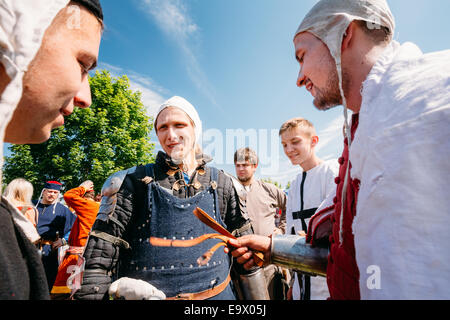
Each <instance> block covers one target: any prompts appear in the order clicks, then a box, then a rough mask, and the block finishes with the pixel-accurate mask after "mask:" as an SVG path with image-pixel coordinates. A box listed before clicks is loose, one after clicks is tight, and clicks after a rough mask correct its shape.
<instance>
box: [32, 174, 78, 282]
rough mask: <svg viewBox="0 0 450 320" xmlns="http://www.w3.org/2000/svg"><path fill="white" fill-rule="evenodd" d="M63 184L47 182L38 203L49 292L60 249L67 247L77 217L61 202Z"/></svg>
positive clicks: (43, 261) (41, 244)
mask: <svg viewBox="0 0 450 320" xmlns="http://www.w3.org/2000/svg"><path fill="white" fill-rule="evenodd" d="M61 187H62V185H61V183H59V182H58V181H47V182H46V183H45V185H44V189H42V192H41V197H39V200H38V201H37V203H36V209H37V210H38V212H39V219H38V223H37V226H36V228H37V230H38V232H39V235H40V236H41V239H40V241H39V249H40V251H41V254H42V263H43V264H44V269H45V274H46V276H47V283H48V287H49V291H50V290H51V289H52V287H53V283H54V282H55V279H56V274H57V273H58V248H60V247H62V246H65V245H66V244H67V241H68V239H69V234H70V230H71V229H72V225H73V223H74V222H75V219H76V215H75V214H73V213H72V211H70V210H69V208H68V207H66V206H65V205H63V204H62V203H61V202H60V201H59V196H60V193H61Z"/></svg>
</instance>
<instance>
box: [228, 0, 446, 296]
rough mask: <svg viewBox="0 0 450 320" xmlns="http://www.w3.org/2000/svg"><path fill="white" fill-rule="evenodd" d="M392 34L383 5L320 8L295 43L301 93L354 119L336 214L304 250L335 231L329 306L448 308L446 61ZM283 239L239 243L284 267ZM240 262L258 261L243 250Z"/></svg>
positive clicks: (334, 2) (325, 1)
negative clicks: (368, 302) (428, 302)
mask: <svg viewBox="0 0 450 320" xmlns="http://www.w3.org/2000/svg"><path fill="white" fill-rule="evenodd" d="M394 29H395V23H394V19H393V17H392V14H391V12H390V9H389V7H388V5H387V3H386V1H385V0H358V1H357V0H354V1H349V0H347V1H344V0H321V1H319V2H318V3H317V4H316V5H315V6H314V7H313V9H312V10H311V11H310V12H309V13H308V14H307V16H306V17H305V19H304V20H303V22H302V23H301V25H300V27H299V28H298V30H297V32H296V33H295V36H294V46H295V56H296V59H297V60H298V62H299V64H300V72H299V76H298V80H297V84H298V86H299V87H301V86H305V88H306V89H307V90H308V91H309V92H311V94H312V95H313V97H314V105H315V106H316V107H317V108H319V109H321V110H326V109H328V108H331V107H333V106H336V105H340V104H342V105H343V106H344V115H345V118H346V123H345V129H346V130H345V133H346V137H347V138H346V141H345V148H344V153H343V157H341V159H340V164H341V169H340V174H339V177H338V179H336V183H337V185H338V186H337V192H336V197H334V199H333V201H332V202H334V204H332V203H331V206H330V207H329V208H328V210H327V209H325V210H322V212H319V213H320V214H319V213H318V214H316V219H313V218H314V217H313V218H312V219H311V221H312V222H310V226H312V228H309V235H308V237H307V241H309V242H310V243H309V244H303V248H305V247H307V246H308V245H310V244H311V243H312V244H314V242H315V239H316V238H317V234H318V233H322V236H323V237H325V238H326V237H327V234H326V233H325V235H324V233H323V232H317V230H318V229H319V227H318V226H319V225H320V226H322V227H323V226H325V225H326V221H328V225H329V226H331V227H332V228H330V229H331V230H330V232H331V235H330V237H329V239H330V244H329V246H330V254H329V257H328V260H327V261H328V265H327V269H326V276H327V282H328V287H329V291H330V295H331V298H332V299H359V298H361V299H449V298H450V289H449V288H450V264H449V263H448V262H449V261H450V248H449V243H450V232H449V227H448V226H449V225H450V215H449V214H448V213H449V208H450V198H449V197H448V191H447V188H446V187H447V185H448V180H449V178H450V177H449V175H450V162H449V161H448V159H449V157H450V126H449V120H450V64H449V63H448V62H449V61H450V51H443V52H436V53H430V54H423V53H422V52H421V51H420V49H419V48H418V47H417V46H416V45H414V44H412V43H405V44H403V45H400V44H399V43H398V42H396V41H393V40H392V38H393V35H394ZM347 108H348V109H350V110H351V111H353V115H352V123H351V127H350V126H349V124H348V123H347ZM323 207H324V206H323ZM319 210H320V209H319ZM315 231H316V232H317V233H315ZM322 231H323V229H322ZM328 234H329V233H328ZM281 240H282V239H276V238H273V239H272V242H270V241H268V240H267V239H262V238H260V239H257V240H255V239H241V241H240V243H237V244H236V245H241V246H242V245H243V246H250V247H252V248H255V249H260V250H261V249H263V248H267V249H269V248H270V247H271V249H272V258H273V260H274V261H279V259H278V258H277V257H278V256H280V253H281V252H279V251H280V250H279V248H280V247H279V245H278V244H279V243H281V242H280V241H281ZM291 241H294V242H295V241H297V242H298V241H299V240H298V239H291ZM298 247H302V246H301V245H299V246H298ZM291 248H292V246H291ZM313 251H314V250H312V251H307V250H306V251H304V252H308V254H311V256H312V252H313ZM291 253H292V256H291V260H292V259H294V258H293V257H296V258H295V259H296V261H297V262H298V261H300V262H302V261H303V262H304V261H305V259H304V257H306V256H304V257H299V255H298V251H297V254H296V255H295V252H291ZM233 255H235V256H240V258H239V261H240V262H243V263H247V265H248V266H250V265H251V264H252V263H253V262H252V260H250V261H247V259H249V257H251V253H250V252H246V248H245V247H242V248H239V249H237V250H235V251H234V253H233ZM316 258H317V257H316ZM285 260H286V259H285ZM322 266H323V265H322ZM321 271H323V269H322V270H321Z"/></svg>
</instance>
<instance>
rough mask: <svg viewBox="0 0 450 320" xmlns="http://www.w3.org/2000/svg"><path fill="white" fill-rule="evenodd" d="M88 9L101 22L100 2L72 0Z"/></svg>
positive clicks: (98, 0) (94, 0) (95, 0)
mask: <svg viewBox="0 0 450 320" xmlns="http://www.w3.org/2000/svg"><path fill="white" fill-rule="evenodd" d="M72 2H75V3H78V4H80V5H82V6H83V7H85V8H86V9H88V10H89V11H90V12H91V13H92V14H93V15H94V16H96V17H97V18H98V19H99V20H101V21H103V10H102V5H101V4H100V0H72Z"/></svg>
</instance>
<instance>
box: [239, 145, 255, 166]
mask: <svg viewBox="0 0 450 320" xmlns="http://www.w3.org/2000/svg"><path fill="white" fill-rule="evenodd" d="M238 161H248V162H250V163H251V164H258V156H257V155H256V152H255V151H253V150H252V149H250V148H241V149H239V150H237V151H236V152H235V153H234V164H236V163H237V162H238Z"/></svg>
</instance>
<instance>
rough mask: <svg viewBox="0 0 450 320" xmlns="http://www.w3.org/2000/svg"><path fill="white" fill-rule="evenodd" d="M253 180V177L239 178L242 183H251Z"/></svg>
mask: <svg viewBox="0 0 450 320" xmlns="http://www.w3.org/2000/svg"><path fill="white" fill-rule="evenodd" d="M251 178H252V177H251V176H247V177H239V176H238V180H239V181H240V182H242V183H245V182H249V181H250V179H251Z"/></svg>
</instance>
